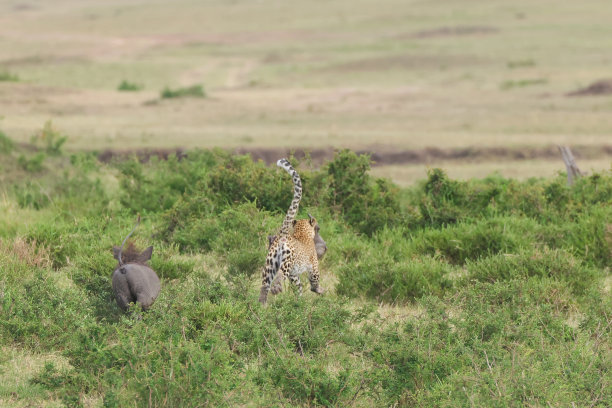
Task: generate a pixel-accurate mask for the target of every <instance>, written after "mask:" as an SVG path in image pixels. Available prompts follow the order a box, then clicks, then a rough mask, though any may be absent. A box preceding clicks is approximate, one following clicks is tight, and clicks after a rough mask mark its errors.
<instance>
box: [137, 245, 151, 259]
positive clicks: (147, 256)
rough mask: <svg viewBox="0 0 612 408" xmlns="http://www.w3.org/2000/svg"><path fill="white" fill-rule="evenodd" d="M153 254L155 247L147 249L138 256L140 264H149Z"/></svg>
mask: <svg viewBox="0 0 612 408" xmlns="http://www.w3.org/2000/svg"><path fill="white" fill-rule="evenodd" d="M152 254H153V247H152V246H150V247H148V248H147V249H145V250H144V251H142V253H141V254H140V255H138V263H145V262H147V261H148V260H149V259H151V255H152Z"/></svg>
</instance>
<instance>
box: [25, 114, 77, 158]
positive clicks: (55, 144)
mask: <svg viewBox="0 0 612 408" xmlns="http://www.w3.org/2000/svg"><path fill="white" fill-rule="evenodd" d="M31 141H32V144H34V145H37V146H40V147H41V148H42V149H43V150H44V152H45V153H47V154H48V155H49V156H60V155H62V153H63V152H62V146H63V145H64V143H66V141H68V136H65V135H62V133H61V132H59V131H58V130H57V129H55V128H54V127H53V122H51V120H48V121H46V122H45V124H44V126H43V128H42V129H41V130H40V132H37V133H36V134H34V135H33V136H32V139H31Z"/></svg>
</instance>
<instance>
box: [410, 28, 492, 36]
mask: <svg viewBox="0 0 612 408" xmlns="http://www.w3.org/2000/svg"><path fill="white" fill-rule="evenodd" d="M497 32H499V29H497V28H496V27H491V26H457V27H439V28H434V29H431V30H422V31H417V32H416V33H412V34H410V35H409V37H410V38H438V37H456V36H463V35H485V34H495V33H497Z"/></svg>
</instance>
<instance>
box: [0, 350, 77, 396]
mask: <svg viewBox="0 0 612 408" xmlns="http://www.w3.org/2000/svg"><path fill="white" fill-rule="evenodd" d="M0 351H1V353H2V358H0V406H2V407H7V408H17V407H45V408H51V407H58V408H59V407H62V406H64V405H63V404H62V402H61V401H60V400H58V399H55V398H53V397H51V396H50V395H49V394H48V392H46V391H44V390H42V389H39V388H37V387H33V386H32V385H31V384H30V380H31V379H32V378H33V377H34V376H35V375H36V374H37V373H39V372H40V371H41V370H42V369H43V367H44V365H45V364H46V363H53V364H54V365H55V366H56V367H58V368H60V369H61V368H68V367H69V364H68V361H67V360H66V359H65V358H64V357H61V356H59V355H57V354H36V353H32V352H29V351H26V350H21V349H18V348H16V347H2V349H1V350H0Z"/></svg>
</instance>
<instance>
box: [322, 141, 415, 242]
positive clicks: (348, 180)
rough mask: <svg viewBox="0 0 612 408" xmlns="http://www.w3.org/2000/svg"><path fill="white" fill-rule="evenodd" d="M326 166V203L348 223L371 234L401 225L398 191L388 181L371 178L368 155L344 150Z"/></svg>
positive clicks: (402, 218)
mask: <svg viewBox="0 0 612 408" xmlns="http://www.w3.org/2000/svg"><path fill="white" fill-rule="evenodd" d="M326 167H327V180H326V181H327V183H328V184H329V189H328V193H327V198H326V204H327V206H328V207H329V208H330V209H331V210H332V211H335V212H338V213H340V214H341V215H342V216H343V218H344V220H346V222H347V223H348V224H350V225H351V226H353V227H354V228H356V229H357V230H358V231H360V232H363V233H365V234H368V235H372V234H373V233H374V232H375V231H377V230H380V229H382V228H383V227H393V226H396V225H401V224H402V222H403V221H404V217H403V215H402V211H401V208H400V202H399V194H398V189H397V187H396V186H394V185H393V184H392V183H390V182H389V181H388V180H383V179H376V180H372V179H371V177H370V175H368V174H367V172H368V171H369V170H370V157H369V156H367V155H360V156H357V155H356V154H355V153H353V152H351V151H349V150H343V151H340V152H338V153H336V155H335V156H334V159H333V160H332V161H330V162H329V163H328V164H327V166H326Z"/></svg>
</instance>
